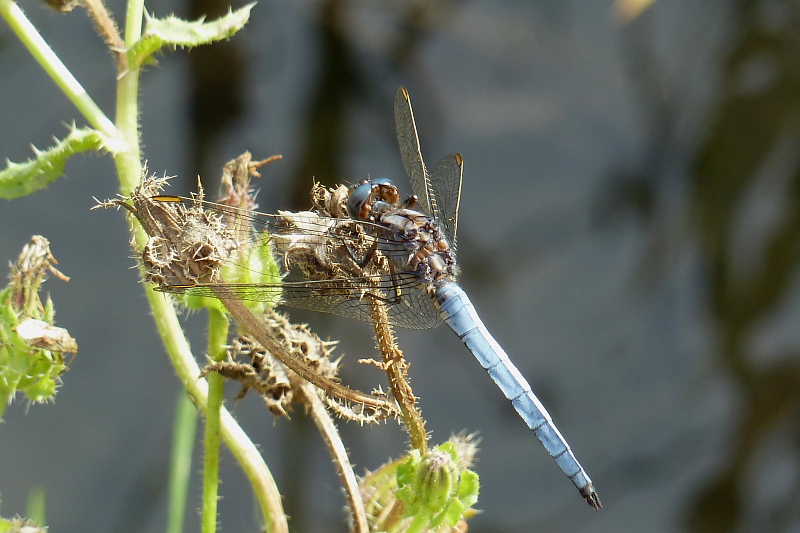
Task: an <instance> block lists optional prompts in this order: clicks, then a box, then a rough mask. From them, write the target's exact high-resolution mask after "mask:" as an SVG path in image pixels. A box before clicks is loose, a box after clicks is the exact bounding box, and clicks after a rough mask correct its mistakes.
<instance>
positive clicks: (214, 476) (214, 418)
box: [201, 307, 230, 533]
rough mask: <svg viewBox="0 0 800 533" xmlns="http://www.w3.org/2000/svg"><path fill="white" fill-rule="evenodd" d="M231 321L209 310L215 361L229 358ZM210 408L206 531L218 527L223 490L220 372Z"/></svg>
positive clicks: (211, 388) (214, 376) (212, 379)
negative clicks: (218, 508) (227, 346)
mask: <svg viewBox="0 0 800 533" xmlns="http://www.w3.org/2000/svg"><path fill="white" fill-rule="evenodd" d="M229 327H230V323H229V322H228V318H227V317H226V316H225V313H223V312H222V311H220V310H219V309H217V308H213V307H212V308H209V309H208V355H209V357H210V358H211V360H212V361H214V362H220V361H223V360H224V359H225V353H226V352H225V345H226V344H227V342H228V329H229ZM207 379H208V407H207V409H206V432H205V439H204V448H205V455H204V459H203V519H202V529H201V530H202V531H203V533H214V532H215V531H216V530H217V498H218V489H219V448H220V447H219V432H220V411H221V410H222V400H223V392H224V384H225V383H224V380H223V379H222V376H221V375H219V374H218V373H216V372H212V373H211V374H210V375H209V376H208V377H207Z"/></svg>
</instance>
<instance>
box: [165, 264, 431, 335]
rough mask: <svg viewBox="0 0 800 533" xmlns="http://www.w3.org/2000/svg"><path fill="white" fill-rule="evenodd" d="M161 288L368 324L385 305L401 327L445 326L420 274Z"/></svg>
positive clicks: (424, 327)
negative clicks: (377, 308)
mask: <svg viewBox="0 0 800 533" xmlns="http://www.w3.org/2000/svg"><path fill="white" fill-rule="evenodd" d="M156 290H158V291H160V292H167V293H173V294H186V295H189V296H203V297H209V298H218V299H228V298H230V299H237V300H244V301H252V302H268V301H271V302H275V303H280V304H281V305H286V306H289V307H296V308H298V309H307V310H310V311H317V312H323V313H331V314H334V315H339V316H343V317H345V318H353V319H356V320H361V321H364V322H371V321H372V320H373V319H372V309H371V306H373V305H375V303H376V302H380V303H382V304H383V305H386V306H387V309H388V313H389V317H390V320H391V321H392V323H393V324H396V325H398V326H400V327H405V328H411V329H426V328H430V327H434V326H436V325H437V324H438V323H439V322H440V319H439V314H438V312H437V311H436V309H435V307H434V306H433V302H432V300H431V298H430V297H429V296H428V295H427V294H426V293H425V291H423V290H421V289H420V287H419V286H418V283H417V280H416V276H414V275H411V274H403V275H399V276H390V275H381V276H361V277H352V278H339V279H329V280H320V281H307V280H306V281H286V282H283V283H281V284H252V283H205V284H197V285H164V286H161V287H158V288H157V289H156Z"/></svg>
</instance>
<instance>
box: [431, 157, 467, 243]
mask: <svg viewBox="0 0 800 533" xmlns="http://www.w3.org/2000/svg"><path fill="white" fill-rule="evenodd" d="M463 169H464V161H463V159H462V158H461V154H450V155H446V156H444V157H443V158H442V159H441V160H440V161H439V162H438V163H436V166H435V167H433V171H432V172H431V174H430V179H429V182H430V185H431V188H432V191H433V192H432V196H433V198H434V199H435V202H436V210H437V211H438V215H437V216H436V220H437V222H439V225H440V226H441V227H442V229H444V234H445V236H447V239H448V240H449V241H450V247H451V249H452V252H453V254H454V255H455V253H456V231H457V230H458V206H459V204H460V203H461V176H462V172H463Z"/></svg>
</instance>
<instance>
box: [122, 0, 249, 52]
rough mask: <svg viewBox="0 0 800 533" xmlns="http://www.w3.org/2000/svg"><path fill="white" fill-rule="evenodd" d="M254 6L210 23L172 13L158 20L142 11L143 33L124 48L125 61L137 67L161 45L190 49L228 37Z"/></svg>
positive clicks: (240, 25)
mask: <svg viewBox="0 0 800 533" xmlns="http://www.w3.org/2000/svg"><path fill="white" fill-rule="evenodd" d="M254 5H255V2H254V3H251V4H247V5H246V6H244V7H242V8H240V9H237V10H236V11H231V12H230V13H228V14H227V15H225V16H223V17H220V18H218V19H216V20H212V21H210V22H204V20H203V19H202V18H201V19H199V20H196V21H188V20H183V19H180V18H178V17H175V16H173V15H170V16H169V17H167V18H163V19H160V18H155V17H151V16H150V15H148V14H145V16H146V18H147V25H146V27H145V31H144V34H143V35H142V37H141V39H139V40H138V41H137V42H136V43H135V44H134V45H133V46H132V47H131V48H130V50H128V61H129V62H130V64H131V65H134V66H137V67H138V66H140V65H142V64H143V63H146V62H147V61H149V60H150V57H151V56H152V55H153V54H154V53H156V52H158V51H159V50H160V49H161V48H163V47H164V46H172V47H178V46H180V47H182V48H193V47H195V46H200V45H204V44H211V43H213V42H215V41H221V40H223V39H228V38H229V37H232V36H233V35H234V34H235V33H236V32H238V31H239V30H240V29H242V28H243V27H244V25H245V24H247V21H248V20H249V18H250V10H251V9H252V8H253V6H254Z"/></svg>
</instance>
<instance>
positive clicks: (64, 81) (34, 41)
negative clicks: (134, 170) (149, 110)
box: [0, 0, 117, 139]
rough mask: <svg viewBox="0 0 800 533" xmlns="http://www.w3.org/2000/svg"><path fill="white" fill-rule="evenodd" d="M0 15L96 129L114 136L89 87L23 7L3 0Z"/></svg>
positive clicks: (115, 132)
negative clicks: (73, 72)
mask: <svg viewBox="0 0 800 533" xmlns="http://www.w3.org/2000/svg"><path fill="white" fill-rule="evenodd" d="M0 16H2V17H3V19H5V21H6V23H7V24H8V25H9V26H10V27H11V29H12V30H13V31H14V33H15V34H16V35H17V37H18V38H19V40H20V41H22V44H24V45H25V47H26V48H27V49H28V51H29V52H30V53H31V55H33V57H34V59H36V61H38V63H39V65H41V67H42V69H44V71H45V72H46V73H47V74H48V75H49V76H50V77H51V78H52V79H53V81H54V82H56V85H58V87H59V88H60V89H61V90H62V91H63V92H64V94H65V95H66V96H67V98H69V99H70V101H71V102H72V103H73V105H74V106H75V107H77V108H78V111H80V112H81V114H82V115H83V116H84V117H85V118H86V120H87V121H89V123H90V124H91V125H92V126H94V127H95V128H96V129H98V130H100V131H101V132H103V133H104V134H105V135H106V136H107V137H109V138H111V139H115V138H116V137H117V129H116V127H115V126H114V124H113V123H112V122H111V120H109V118H108V117H107V116H106V115H105V114H104V113H103V111H101V110H100V108H99V107H98V106H97V104H96V103H95V102H94V100H92V98H91V97H90V96H89V95H88V94H87V93H86V89H84V88H83V86H82V85H81V84H80V82H79V81H78V80H77V79H75V76H73V75H72V73H71V72H70V71H69V69H67V67H66V66H65V65H64V63H62V62H61V60H60V59H59V58H58V56H57V55H56V54H55V52H53V50H52V48H50V45H48V44H47V42H46V41H45V40H44V39H43V38H42V36H41V35H40V34H39V32H38V31H37V30H36V27H35V26H34V25H33V24H32V23H31V21H30V20H28V17H26V16H25V13H23V12H22V9H20V7H19V6H18V5H17V4H16V2H13V1H12V0H0Z"/></svg>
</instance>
